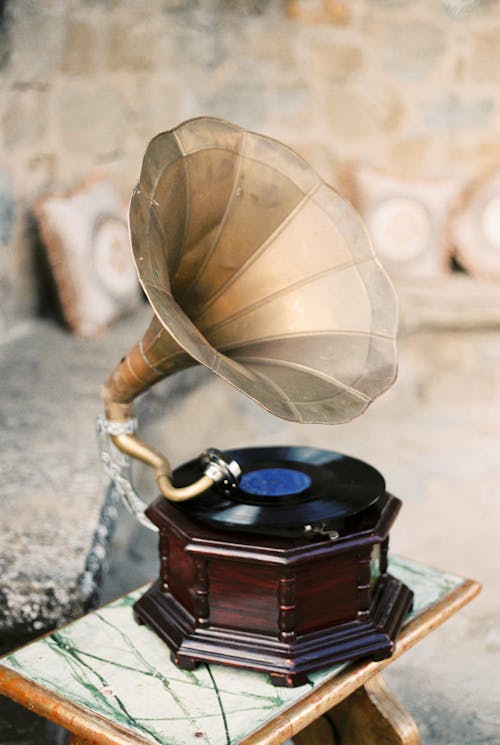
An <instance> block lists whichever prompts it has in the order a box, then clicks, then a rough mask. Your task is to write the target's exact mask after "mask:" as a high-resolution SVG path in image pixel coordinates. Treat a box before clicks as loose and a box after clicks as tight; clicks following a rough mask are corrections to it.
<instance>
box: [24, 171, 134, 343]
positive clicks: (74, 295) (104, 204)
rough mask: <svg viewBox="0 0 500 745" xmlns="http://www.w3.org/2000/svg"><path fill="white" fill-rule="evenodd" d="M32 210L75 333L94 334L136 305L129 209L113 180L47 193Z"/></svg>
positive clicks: (62, 301)
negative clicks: (112, 182)
mask: <svg viewBox="0 0 500 745" xmlns="http://www.w3.org/2000/svg"><path fill="white" fill-rule="evenodd" d="M34 212H35V216H36V218H37V220H38V224H39V228H40V234H41V237H42V240H43V242H44V244H45V246H46V250H47V256H48V260H49V264H50V266H51V268H52V271H53V274H54V279H55V282H56V285H57V289H58V293H59V297H60V301H61V305H62V309H63V313H64V316H65V319H66V321H67V323H68V324H69V326H70V327H71V329H72V330H73V331H74V332H75V333H77V334H80V335H82V336H96V335H98V334H100V333H102V332H103V331H104V330H105V328H106V327H107V326H108V325H109V324H110V323H111V322H112V321H114V320H115V319H116V318H118V317H119V316H122V315H123V314H125V313H128V312H130V311H132V310H134V309H136V308H137V307H138V305H139V302H140V297H141V294H140V289H139V284H138V281H137V276H136V272H135V268H134V263H133V259H132V252H131V249H130V239H129V235H128V227H127V213H126V210H125V208H124V206H123V205H122V203H121V201H120V199H119V197H118V196H117V194H116V193H115V191H114V189H113V187H112V186H111V184H110V183H108V182H107V181H104V180H100V181H97V182H96V181H93V182H91V183H87V184H85V185H83V186H82V187H80V188H79V189H78V190H76V191H74V192H72V193H71V194H68V195H66V196H48V197H45V198H43V199H41V200H40V201H39V202H38V203H37V205H36V206H35V210H34Z"/></svg>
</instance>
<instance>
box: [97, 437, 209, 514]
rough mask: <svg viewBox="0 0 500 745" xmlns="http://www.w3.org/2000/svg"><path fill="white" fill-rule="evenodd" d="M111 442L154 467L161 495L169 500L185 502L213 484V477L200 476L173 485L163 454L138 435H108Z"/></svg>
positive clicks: (170, 472) (167, 463) (123, 451)
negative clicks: (196, 479)
mask: <svg viewBox="0 0 500 745" xmlns="http://www.w3.org/2000/svg"><path fill="white" fill-rule="evenodd" d="M110 438H111V442H112V443H113V445H115V447H117V448H118V450H121V451H122V453H125V454H126V455H130V456H131V457H132V458H136V459H137V460H140V461H142V462H143V463H146V465H148V466H151V467H152V468H154V469H155V480H156V483H157V484H158V488H159V490H160V492H161V493H162V495H163V496H164V497H166V498H167V499H169V500H170V501H171V502H185V501H186V500H188V499H192V498H193V497H197V496H198V495H199V494H202V493H203V492H204V491H206V490H207V489H209V488H210V487H211V486H213V485H214V483H215V482H214V479H211V478H210V477H209V476H205V475H204V476H202V477H201V478H200V479H198V481H195V482H194V483H193V484H189V486H183V487H178V488H177V487H175V486H173V484H172V481H171V479H170V477H171V475H172V469H171V467H170V463H169V462H168V460H167V459H166V458H165V456H164V455H162V454H161V453H159V452H158V451H157V450H155V449H154V448H152V447H151V446H150V445H147V444H146V443H145V442H144V441H143V440H141V438H140V437H137V435H133V434H120V435H110Z"/></svg>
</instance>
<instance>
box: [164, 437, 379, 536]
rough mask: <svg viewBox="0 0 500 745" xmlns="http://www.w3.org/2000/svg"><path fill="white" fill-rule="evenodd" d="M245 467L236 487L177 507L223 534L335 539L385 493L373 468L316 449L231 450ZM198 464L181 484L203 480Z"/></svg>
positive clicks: (183, 470)
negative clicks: (222, 531) (317, 536)
mask: <svg viewBox="0 0 500 745" xmlns="http://www.w3.org/2000/svg"><path fill="white" fill-rule="evenodd" d="M227 455H229V456H230V457H231V458H233V459H234V460H236V461H237V462H238V463H239V465H240V467H241V471H242V474H241V478H240V480H239V483H238V486H237V487H236V488H228V487H224V486H223V485H220V486H214V487H213V488H212V489H209V490H208V491H207V492H205V493H204V494H202V495H201V496H199V497H197V498H196V499H192V500H189V501H187V502H179V503H176V504H175V506H176V507H177V509H180V510H182V511H183V512H185V513H187V514H189V516H190V517H192V518H194V519H197V520H201V521H202V522H205V523H208V524H210V525H212V526H213V527H216V528H220V529H223V530H227V529H231V530H237V531H244V532H251V533H261V534H265V535H278V536H290V537H300V536H304V535H306V536H308V535H309V536H314V535H323V536H324V535H330V536H332V535H333V534H334V533H335V532H337V531H341V530H342V527H343V526H344V525H345V523H346V521H347V520H349V519H350V518H352V517H354V516H355V515H359V514H360V513H362V512H364V511H365V510H367V509H368V508H369V507H371V506H372V505H373V504H375V502H376V501H377V500H378V499H379V498H380V497H381V496H382V495H383V494H384V493H385V481H384V478H383V477H382V475H381V474H380V473H379V472H378V471H377V470H376V469H375V468H373V467H372V466H370V465H368V464H367V463H364V462H363V461H361V460H357V459H356V458H351V457H349V456H346V455H342V454H340V453H336V452H332V451H329V450H320V449H317V448H310V447H266V448H243V449H239V450H230V451H227ZM199 474H200V465H199V462H198V461H197V460H193V461H190V462H189V463H186V464H184V465H183V466H181V467H180V468H178V469H177V470H176V471H175V472H174V484H175V486H184V485H185V484H189V483H191V482H192V481H193V479H196V478H199Z"/></svg>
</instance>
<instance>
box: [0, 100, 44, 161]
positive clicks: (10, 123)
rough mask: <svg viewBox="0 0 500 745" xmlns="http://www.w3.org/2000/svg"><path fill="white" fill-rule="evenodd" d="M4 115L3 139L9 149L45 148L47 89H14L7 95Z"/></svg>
mask: <svg viewBox="0 0 500 745" xmlns="http://www.w3.org/2000/svg"><path fill="white" fill-rule="evenodd" d="M6 99H7V105H6V107H5V109H4V115H3V139H4V145H5V148H6V150H7V151H14V152H15V151H16V150H17V149H20V148H27V149H29V150H31V151H33V150H40V149H41V148H43V145H44V141H45V135H46V133H47V125H48V123H47V99H48V95H47V92H45V91H40V90H30V89H28V90H12V91H10V92H9V93H8V94H7V96H6Z"/></svg>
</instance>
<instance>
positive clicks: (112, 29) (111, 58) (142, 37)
mask: <svg viewBox="0 0 500 745" xmlns="http://www.w3.org/2000/svg"><path fill="white" fill-rule="evenodd" d="M157 30H158V28H157V27H155V26H154V25H152V24H151V23H147V22H145V21H144V20H143V19H140V18H137V17H135V16H134V15H132V14H131V15H130V18H128V19H122V18H120V19H119V20H113V21H112V22H111V23H110V25H109V29H108V47H107V64H108V67H109V69H110V70H112V71H118V70H124V71H127V72H133V73H135V72H139V71H143V70H151V69H152V68H153V67H154V65H155V59H156V57H155V53H156V33H157ZM165 30H166V29H164V31H165Z"/></svg>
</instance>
